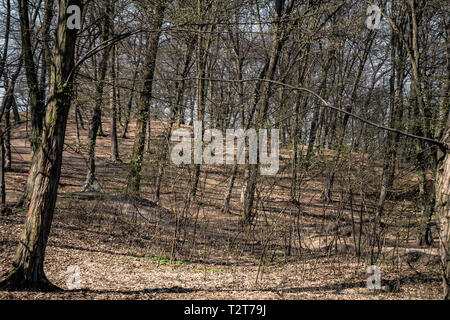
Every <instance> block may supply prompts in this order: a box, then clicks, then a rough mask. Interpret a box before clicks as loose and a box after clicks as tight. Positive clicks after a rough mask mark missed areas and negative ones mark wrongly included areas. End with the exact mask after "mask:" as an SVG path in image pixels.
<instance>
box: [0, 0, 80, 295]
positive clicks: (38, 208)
mask: <svg viewBox="0 0 450 320" xmlns="http://www.w3.org/2000/svg"><path fill="white" fill-rule="evenodd" d="M69 5H77V6H79V7H80V8H81V6H82V3H81V1H80V0H60V1H59V14H58V16H59V20H58V21H59V24H58V27H57V35H56V41H55V50H54V61H53V67H52V72H51V83H50V92H49V104H48V107H47V113H46V117H45V119H46V120H45V125H44V127H43V132H42V144H41V146H40V147H39V149H38V152H37V161H36V162H37V164H38V165H37V167H38V169H39V172H40V173H41V174H39V175H37V176H36V181H35V183H34V186H33V190H32V197H31V202H30V207H29V209H28V213H27V218H26V222H25V228H24V231H23V233H22V236H21V240H20V242H19V245H18V248H17V253H16V257H15V259H14V263H13V268H12V269H11V270H10V271H9V272H7V273H6V274H5V275H4V276H2V279H3V281H2V282H1V283H0V287H1V288H7V289H34V290H54V289H56V287H55V286H54V285H52V284H51V283H50V282H49V281H48V280H47V278H46V276H45V274H44V258H45V249H46V245H47V240H48V236H49V233H50V228H51V223H52V219H53V212H54V208H55V204H56V198H57V192H58V184H59V178H60V174H61V163H62V152H63V147H64V138H65V130H66V123H67V118H68V113H69V108H70V103H71V98H72V79H68V76H69V74H70V71H71V69H72V68H73V67H74V51H75V39H76V34H77V30H69V29H67V27H66V19H67V13H66V12H67V8H68V6H69Z"/></svg>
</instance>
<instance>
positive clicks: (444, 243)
mask: <svg viewBox="0 0 450 320" xmlns="http://www.w3.org/2000/svg"><path fill="white" fill-rule="evenodd" d="M442 141H444V142H446V143H447V145H450V114H449V116H448V121H447V132H446V134H445V136H444V138H443V140H442ZM438 156H439V162H438V167H437V181H436V214H437V220H438V226H439V228H438V229H439V239H440V251H441V262H442V270H443V273H442V280H443V289H444V299H446V300H450V152H449V150H448V149H447V150H445V153H444V152H443V151H442V150H441V151H440V152H439V154H438Z"/></svg>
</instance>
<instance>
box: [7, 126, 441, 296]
mask: <svg viewBox="0 0 450 320" xmlns="http://www.w3.org/2000/svg"><path fill="white" fill-rule="evenodd" d="M163 125H164V124H162V123H158V122H154V123H152V138H154V139H158V138H161V136H162V132H163ZM103 129H104V131H105V133H106V134H108V133H109V125H108V124H107V123H105V124H104V128H103ZM133 131H134V123H133V122H132V124H131V125H130V128H129V132H130V134H129V135H128V139H123V138H119V150H120V154H121V158H122V160H123V161H124V163H126V162H127V156H126V155H128V154H129V153H130V150H131V148H132V144H133V141H134V139H133ZM120 133H121V128H120V127H119V135H120ZM80 134H81V138H82V144H81V148H80V149H79V150H77V144H76V130H75V121H74V119H73V117H72V118H71V119H70V121H69V125H68V129H67V137H66V148H65V151H64V160H63V169H62V178H61V184H60V188H59V197H58V202H57V207H56V212H55V216H54V221H53V225H52V229H51V234H50V238H49V243H48V247H47V251H46V260H45V272H46V275H47V277H48V278H49V280H50V281H51V282H52V283H54V284H56V285H57V286H59V287H60V288H62V289H64V290H65V291H63V292H57V293H40V292H19V291H13V292H7V291H0V299H439V298H440V295H441V280H440V273H439V272H440V266H439V259H438V255H437V254H438V249H437V244H434V246H433V247H419V246H417V245H416V241H415V239H414V229H412V228H411V226H413V225H415V224H417V221H419V219H420V217H419V214H418V213H417V210H416V208H415V205H414V203H413V201H411V200H409V199H402V200H396V201H392V203H390V206H389V212H391V213H392V214H391V215H389V214H387V220H386V221H387V225H388V222H389V221H393V220H389V219H390V218H392V219H394V218H395V217H397V218H398V217H400V218H398V219H397V218H395V219H397V220H395V221H396V222H398V221H400V222H398V223H400V224H401V223H403V224H402V225H401V226H400V227H395V228H386V230H387V231H386V234H385V236H384V239H385V241H384V242H383V251H382V252H381V253H380V256H379V259H378V260H377V263H376V264H377V265H378V266H379V268H380V271H381V279H382V282H381V289H378V290H373V289H368V288H367V285H366V280H367V279H368V278H369V277H370V275H369V274H367V273H366V272H367V267H368V266H369V265H370V263H369V260H368V252H370V248H367V243H365V242H363V239H365V238H367V232H363V226H362V225H361V224H359V223H357V224H355V223H354V221H355V219H356V218H355V217H354V215H355V216H356V217H358V216H360V215H361V216H362V215H363V209H364V214H366V215H369V211H370V205H369V204H368V203H369V202H370V201H369V200H367V203H366V202H365V201H363V200H364V199H362V196H361V195H360V196H358V197H357V196H355V198H354V203H353V202H352V201H350V203H352V205H351V207H350V208H349V207H348V205H347V204H348V201H347V200H346V201H339V199H341V200H342V197H341V198H339V194H340V193H339V191H337V192H336V193H335V194H336V199H335V200H334V201H332V202H330V203H329V204H326V203H324V202H323V201H322V200H321V199H320V186H321V184H322V180H321V179H320V174H317V175H313V174H311V177H310V178H309V179H307V180H305V182H304V184H303V185H302V188H301V189H302V192H301V195H300V198H299V199H300V200H299V203H297V204H293V203H291V202H289V201H288V197H287V194H289V179H288V178H287V177H288V175H287V174H286V173H284V172H283V170H281V172H280V174H279V175H278V176H277V177H276V178H267V179H265V180H263V181H262V182H261V184H260V189H259V193H258V194H259V197H260V199H261V201H259V202H258V203H259V204H258V215H257V218H256V221H255V225H254V226H253V227H252V228H245V227H241V226H240V225H239V218H240V213H241V209H240V203H239V191H240V188H241V186H242V182H243V172H242V170H241V169H242V168H240V170H241V171H240V172H239V176H238V178H237V180H236V185H235V188H234V193H233V196H232V202H231V212H230V213H229V214H225V213H222V212H221V210H220V203H221V199H222V197H223V195H224V190H225V188H226V185H227V183H228V179H227V177H228V176H229V173H230V172H231V168H230V167H227V166H220V167H213V166H208V167H207V166H202V175H201V179H200V185H201V187H200V190H201V192H199V195H198V198H197V201H196V202H195V203H192V204H191V205H190V207H189V210H187V211H186V212H185V211H183V210H182V209H183V203H184V202H183V197H184V195H185V194H186V193H187V190H188V187H189V173H190V170H191V168H190V167H189V166H185V167H183V168H181V167H174V166H167V168H166V172H165V176H164V177H165V179H164V184H163V188H162V195H161V201H160V202H159V203H158V204H156V203H154V202H153V200H154V199H153V195H154V192H153V190H154V189H153V188H154V179H155V176H156V174H157V166H156V163H155V160H154V159H155V156H154V155H155V154H156V150H150V152H149V153H148V154H147V161H146V165H145V167H144V176H143V180H142V181H143V182H142V189H141V195H140V196H141V198H139V199H133V200H130V199H129V198H127V197H126V196H125V195H124V188H125V181H126V165H125V164H114V163H112V162H111V161H110V145H111V144H110V137H109V135H107V136H106V137H99V138H98V140H97V144H98V146H97V175H98V182H99V185H100V186H101V188H102V190H103V192H101V193H86V192H81V189H82V184H83V181H84V177H85V176H86V170H87V169H86V160H85V158H86V151H85V145H84V143H85V142H86V141H85V137H86V135H87V131H86V130H81V132H80ZM11 142H12V145H13V150H12V151H13V171H12V172H8V173H7V174H6V186H7V190H6V191H7V201H8V204H9V205H10V206H13V205H14V203H15V202H16V201H17V200H18V199H19V197H20V195H21V193H22V191H23V188H24V185H25V181H26V177H27V172H28V167H29V159H30V155H29V142H28V139H27V129H26V127H24V126H23V127H20V128H19V129H15V130H14V132H13V137H12V141H11ZM281 156H282V157H283V158H284V159H285V160H286V161H287V162H286V163H288V160H289V157H290V155H289V150H288V149H286V150H282V152H281ZM355 158H356V157H355ZM362 166H363V165H361V164H359V165H358V168H361V167H362ZM367 170H369V171H371V172H373V171H374V170H373V169H370V168H368V169H367ZM359 173H361V172H359ZM343 176H344V178H345V176H346V174H345V173H344V174H343ZM355 176H356V173H355ZM406 178H407V183H405V187H404V188H406V186H407V187H408V188H409V187H410V186H411V185H414V179H413V178H411V176H408V177H406ZM406 178H404V179H406ZM352 179H353V178H352ZM355 179H356V177H355ZM337 180H338V181H339V179H337ZM341 182H342V181H341ZM341 184H342V185H345V181H344V183H341ZM366 184H367V185H365V186H364V189H365V190H366V191H367V192H368V194H369V193H370V189H371V187H372V186H371V183H370V182H366ZM337 185H338V186H339V185H340V184H337ZM373 188H374V189H375V188H376V187H375V186H373ZM342 194H343V193H342ZM344 202H345V205H343V203H344ZM25 214H26V209H18V208H13V212H12V214H11V215H8V216H0V274H3V273H4V272H6V271H7V270H8V268H10V266H11V263H12V261H13V258H14V254H15V249H16V247H17V244H18V240H19V236H20V233H21V230H22V228H23V223H24V220H25ZM364 219H365V218H364V217H363V219H362V220H363V221H365V220H364ZM351 221H353V224H351ZM175 226H177V228H175ZM360 227H361V228H360ZM364 228H366V226H364ZM175 230H176V234H175ZM355 230H360V232H359V233H357V232H355ZM364 230H365V229H364ZM358 239H360V240H358ZM357 240H358V241H357ZM435 242H436V241H435ZM356 243H361V245H359V247H360V248H361V250H359V251H360V254H359V255H358V254H357V246H356ZM70 266H78V267H79V270H80V274H79V278H80V280H81V289H79V290H69V289H68V283H67V280H68V279H70V278H71V277H72V276H73V274H72V273H71V271H70V268H69V267H70ZM68 268H69V269H68Z"/></svg>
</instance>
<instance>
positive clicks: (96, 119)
mask: <svg viewBox="0 0 450 320" xmlns="http://www.w3.org/2000/svg"><path fill="white" fill-rule="evenodd" d="M104 4H105V6H104V8H103V10H104V13H103V26H102V29H103V30H102V33H103V34H102V41H103V42H104V41H107V40H109V39H110V34H111V16H112V14H113V5H112V4H111V0H104ZM110 51H111V49H110V48H109V47H108V48H106V49H105V50H103V52H102V57H101V60H100V65H99V77H98V80H97V85H96V93H95V94H96V97H95V101H94V106H93V109H92V115H91V122H90V126H89V133H88V141H87V145H88V171H87V174H86V181H85V182H84V185H83V191H85V190H89V189H90V186H91V185H92V184H93V183H94V181H95V180H96V176H95V146H96V144H97V135H99V136H100V135H101V134H100V131H101V130H100V127H101V122H102V118H101V117H102V104H103V90H104V87H105V78H106V71H107V67H108V60H109V55H110Z"/></svg>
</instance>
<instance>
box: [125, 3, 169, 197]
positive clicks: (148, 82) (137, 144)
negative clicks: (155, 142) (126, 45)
mask: <svg viewBox="0 0 450 320" xmlns="http://www.w3.org/2000/svg"><path fill="white" fill-rule="evenodd" d="M165 9H166V6H165V3H161V2H158V4H157V5H156V9H155V20H154V23H153V27H154V29H155V30H157V31H154V32H152V34H151V36H150V39H149V42H148V44H147V52H146V57H145V65H144V70H145V72H144V86H143V90H142V93H141V95H140V101H139V107H138V111H137V120H136V136H135V139H134V144H133V154H132V156H131V162H130V172H129V175H128V181H127V192H128V193H129V194H131V195H137V194H138V193H139V188H140V184H141V170H142V162H143V160H144V149H145V141H146V139H145V137H146V132H147V123H148V120H149V118H150V105H151V100H152V90H153V76H154V73H155V67H156V56H157V53H158V45H159V38H160V35H161V31H160V29H161V26H162V24H163V21H164V11H165Z"/></svg>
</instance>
